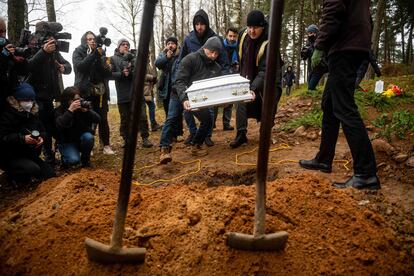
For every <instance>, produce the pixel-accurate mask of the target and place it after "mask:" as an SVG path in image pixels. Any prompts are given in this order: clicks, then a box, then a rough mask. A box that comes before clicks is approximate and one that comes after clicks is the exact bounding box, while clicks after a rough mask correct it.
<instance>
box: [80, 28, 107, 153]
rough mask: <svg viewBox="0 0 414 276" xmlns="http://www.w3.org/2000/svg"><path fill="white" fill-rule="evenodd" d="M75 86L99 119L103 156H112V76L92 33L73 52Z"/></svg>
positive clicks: (88, 33)
mask: <svg viewBox="0 0 414 276" xmlns="http://www.w3.org/2000/svg"><path fill="white" fill-rule="evenodd" d="M72 62H73V67H74V71H75V86H76V87H78V88H79V90H80V92H81V96H82V98H85V99H87V100H90V101H92V108H93V110H94V111H95V112H96V113H98V114H99V116H100V117H101V122H100V123H99V139H100V142H101V144H102V146H103V153H104V154H114V152H113V150H112V149H111V147H110V146H109V124H108V110H109V109H108V101H109V100H110V97H109V87H108V79H109V78H111V76H112V71H111V68H110V66H109V65H108V64H107V62H106V57H105V53H104V52H103V50H102V48H98V45H97V44H96V36H95V34H94V33H93V32H91V31H88V32H86V33H85V34H84V35H83V36H82V38H81V45H80V46H78V47H77V48H76V49H75V51H74V52H73V56H72Z"/></svg>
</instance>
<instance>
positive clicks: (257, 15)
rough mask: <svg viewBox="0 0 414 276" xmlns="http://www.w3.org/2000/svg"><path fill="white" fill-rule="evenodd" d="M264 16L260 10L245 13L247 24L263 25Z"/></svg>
mask: <svg viewBox="0 0 414 276" xmlns="http://www.w3.org/2000/svg"><path fill="white" fill-rule="evenodd" d="M265 22H266V21H265V17H264V14H263V13H262V12H261V11H258V10H253V11H251V12H249V14H248V15H247V26H258V27H264V25H265Z"/></svg>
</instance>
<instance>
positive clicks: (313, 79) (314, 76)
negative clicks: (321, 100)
mask: <svg viewBox="0 0 414 276" xmlns="http://www.w3.org/2000/svg"><path fill="white" fill-rule="evenodd" d="M322 77H323V74H321V73H319V72H312V71H311V72H309V76H308V90H316V86H317V85H318V83H319V81H320V80H321V78H322Z"/></svg>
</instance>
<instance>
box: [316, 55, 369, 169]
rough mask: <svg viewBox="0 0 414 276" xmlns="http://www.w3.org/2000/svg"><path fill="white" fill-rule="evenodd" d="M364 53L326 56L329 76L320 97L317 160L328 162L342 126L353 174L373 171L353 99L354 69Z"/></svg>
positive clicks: (355, 69)
mask: <svg viewBox="0 0 414 276" xmlns="http://www.w3.org/2000/svg"><path fill="white" fill-rule="evenodd" d="M366 55H367V54H366V53H364V52H357V51H347V52H339V53H335V54H332V55H330V56H329V58H328V66H329V76H328V81H327V83H326V86H325V90H324V92H323V97H322V110H323V118H322V137H321V144H320V148H319V153H318V154H317V156H316V158H317V159H318V161H319V162H322V163H326V164H331V163H332V161H333V159H334V156H335V146H336V142H337V139H338V134H339V126H340V125H342V129H343V131H344V134H345V137H346V140H347V142H348V145H349V148H350V149H351V153H352V158H353V161H354V173H355V174H361V175H374V174H376V162H375V156H374V152H373V150H372V146H371V142H370V140H369V137H368V133H367V131H366V129H365V126H364V122H363V121H362V119H361V116H360V114H359V112H358V108H357V105H356V104H355V100H354V92H355V80H356V71H357V69H358V67H359V65H360V64H361V62H362V60H363V59H364V58H365V56H366Z"/></svg>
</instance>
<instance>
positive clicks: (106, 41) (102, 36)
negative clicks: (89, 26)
mask: <svg viewBox="0 0 414 276" xmlns="http://www.w3.org/2000/svg"><path fill="white" fill-rule="evenodd" d="M107 34H108V29H107V28H105V27H101V28H99V35H97V36H96V44H97V45H98V48H100V47H102V46H104V45H105V46H106V47H109V46H110V45H111V39H110V38H108V37H106V35H107Z"/></svg>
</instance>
